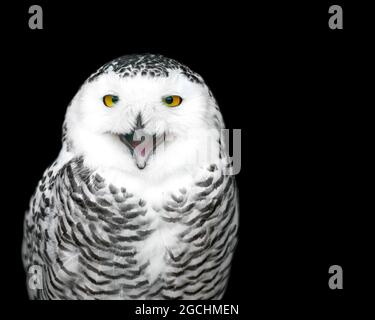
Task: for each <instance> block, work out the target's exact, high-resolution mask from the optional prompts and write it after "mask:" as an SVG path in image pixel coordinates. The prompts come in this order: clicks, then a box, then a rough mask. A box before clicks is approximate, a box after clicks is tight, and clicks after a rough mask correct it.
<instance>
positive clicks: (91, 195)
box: [22, 54, 239, 299]
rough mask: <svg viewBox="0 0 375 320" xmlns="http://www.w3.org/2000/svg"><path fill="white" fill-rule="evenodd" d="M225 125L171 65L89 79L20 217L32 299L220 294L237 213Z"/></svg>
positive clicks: (133, 62)
mask: <svg viewBox="0 0 375 320" xmlns="http://www.w3.org/2000/svg"><path fill="white" fill-rule="evenodd" d="M222 129H224V123H223V119H222V116H221V113H220V110H219V107H218V105H217V103H216V100H215V98H214V96H213V95H212V93H211V91H210V89H209V88H208V86H207V85H206V84H205V82H204V80H203V79H202V77H201V76H200V75H198V74H197V73H195V72H193V71H191V70H190V69H189V68H188V67H186V66H185V65H183V64H181V63H179V62H177V61H175V60H173V59H170V58H167V57H164V56H162V55H157V54H139V55H126V56H122V57H120V58H117V59H115V60H113V61H111V62H109V63H107V64H105V65H104V66H102V67H101V68H99V69H98V71H96V72H95V73H94V74H92V75H91V76H90V77H89V78H88V79H87V80H86V81H85V83H84V84H83V85H82V86H81V88H80V89H79V91H78V92H77V94H76V95H75V97H74V98H73V100H72V101H71V103H70V104H69V106H68V108H67V112H66V116H65V121H64V124H63V138H62V148H61V151H60V154H59V155H58V157H57V159H56V161H55V162H54V163H53V164H52V165H51V166H50V167H49V168H47V170H46V171H45V173H44V175H43V177H42V179H41V180H40V182H39V184H38V186H37V188H36V191H35V193H34V195H33V196H32V198H31V201H30V207H29V210H28V211H27V213H26V217H25V223H24V240H23V246H22V257H23V262H24V266H25V270H26V272H27V274H28V276H29V279H28V283H27V286H28V291H29V296H30V298H32V299H220V298H222V296H223V294H224V292H225V289H226V286H227V283H228V278H229V274H230V267H231V261H232V257H233V253H234V250H235V247H236V243H237V234H238V214H239V204H238V191H237V188H236V184H235V179H234V176H233V175H231V174H227V172H228V167H229V166H230V164H229V156H228V152H227V151H226V147H225V143H223V139H222V138H221V136H222V135H221V132H222Z"/></svg>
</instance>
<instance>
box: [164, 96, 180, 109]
mask: <svg viewBox="0 0 375 320" xmlns="http://www.w3.org/2000/svg"><path fill="white" fill-rule="evenodd" d="M181 102H182V98H181V97H180V96H168V97H165V98H163V103H164V104H165V105H166V106H167V107H178V106H179V105H180V104H181Z"/></svg>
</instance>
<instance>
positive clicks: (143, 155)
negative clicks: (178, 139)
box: [120, 128, 164, 169]
mask: <svg viewBox="0 0 375 320" xmlns="http://www.w3.org/2000/svg"><path fill="white" fill-rule="evenodd" d="M120 140H121V141H122V142H123V143H124V144H125V145H126V146H127V147H128V148H129V150H130V152H131V154H132V156H133V159H134V161H135V164H136V165H137V167H138V169H144V168H145V167H146V164H147V161H148V160H149V158H150V156H151V155H152V154H153V153H154V151H155V150H156V147H157V146H159V145H160V144H161V143H162V142H163V141H164V135H162V136H159V137H157V136H156V135H150V134H147V133H145V131H144V130H143V129H141V128H140V129H136V130H134V131H133V132H131V133H130V134H123V135H120Z"/></svg>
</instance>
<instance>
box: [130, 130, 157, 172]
mask: <svg viewBox="0 0 375 320" xmlns="http://www.w3.org/2000/svg"><path fill="white" fill-rule="evenodd" d="M131 145H132V147H133V158H134V160H135V163H136V164H137V167H138V168H139V169H143V168H144V167H145V166H146V162H147V160H148V158H149V157H150V155H151V154H152V152H153V149H154V144H153V136H152V135H149V134H146V133H145V132H144V131H143V130H137V131H136V132H135V133H134V135H133V140H132V142H131Z"/></svg>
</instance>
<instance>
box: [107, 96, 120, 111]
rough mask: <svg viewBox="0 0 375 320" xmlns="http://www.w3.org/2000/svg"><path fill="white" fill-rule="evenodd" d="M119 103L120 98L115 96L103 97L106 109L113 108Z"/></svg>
mask: <svg viewBox="0 0 375 320" xmlns="http://www.w3.org/2000/svg"><path fill="white" fill-rule="evenodd" d="M118 101H119V97H118V96H113V95H111V94H107V95H105V96H104V97H103V103H104V105H105V106H106V107H108V108H111V107H113V105H114V104H115V103H117V102H118Z"/></svg>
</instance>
